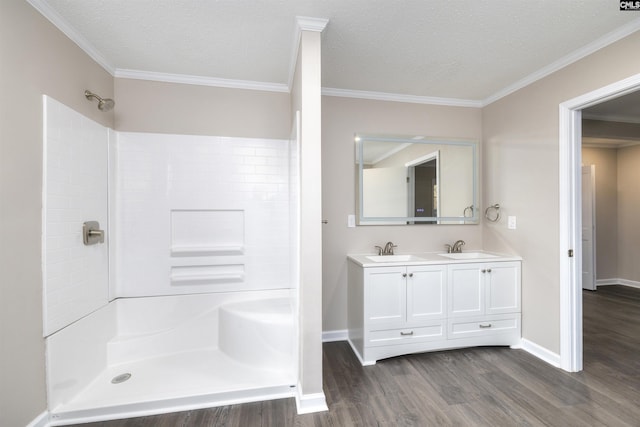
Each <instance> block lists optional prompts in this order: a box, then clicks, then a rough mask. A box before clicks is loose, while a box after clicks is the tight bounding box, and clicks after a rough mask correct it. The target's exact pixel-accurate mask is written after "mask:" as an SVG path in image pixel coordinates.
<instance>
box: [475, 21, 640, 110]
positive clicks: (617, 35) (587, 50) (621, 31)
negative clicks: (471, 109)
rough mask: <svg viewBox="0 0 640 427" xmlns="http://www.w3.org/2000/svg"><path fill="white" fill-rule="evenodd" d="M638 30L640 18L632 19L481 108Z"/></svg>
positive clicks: (483, 102) (530, 75)
mask: <svg viewBox="0 0 640 427" xmlns="http://www.w3.org/2000/svg"><path fill="white" fill-rule="evenodd" d="M638 30H640V18H638V19H634V20H633V21H631V22H629V23H628V24H626V25H623V26H621V27H619V28H617V29H615V30H613V31H611V32H610V33H608V34H605V35H604V36H602V37H600V38H599V39H598V40H596V41H594V42H592V43H589V44H588V45H586V46H583V47H582V48H580V49H578V50H575V51H573V52H572V53H570V54H569V55H567V56H565V57H563V58H560V59H559V60H557V61H555V62H552V63H551V64H549V65H547V66H546V67H543V68H541V69H540V70H538V71H536V72H534V73H532V74H529V75H528V76H527V77H525V78H523V79H521V80H518V81H517V82H515V83H513V84H511V85H509V86H507V87H505V88H503V89H502V90H500V91H498V92H496V93H494V94H493V95H491V96H489V97H488V98H486V99H485V100H483V101H482V106H483V107H484V106H487V105H489V104H491V103H493V102H496V101H497V100H499V99H501V98H504V97H505V96H507V95H510V94H512V93H513V92H516V91H518V90H520V89H522V88H524V87H526V86H529V85H530V84H532V83H534V82H536V81H538V80H540V79H542V78H544V77H547V76H548V75H550V74H552V73H555V72H556V71H558V70H561V69H562V68H564V67H566V66H568V65H571V64H573V63H574V62H577V61H579V60H580V59H582V58H584V57H586V56H588V55H591V54H592V53H594V52H596V51H598V50H600V49H602V48H604V47H606V46H608V45H610V44H612V43H615V42H617V41H618V40H620V39H623V38H625V37H627V36H628V35H631V34H633V33H635V32H636V31H638Z"/></svg>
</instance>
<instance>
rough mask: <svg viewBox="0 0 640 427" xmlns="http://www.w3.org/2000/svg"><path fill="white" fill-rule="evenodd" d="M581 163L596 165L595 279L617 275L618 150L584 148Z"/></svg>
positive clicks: (610, 277)
mask: <svg viewBox="0 0 640 427" xmlns="http://www.w3.org/2000/svg"><path fill="white" fill-rule="evenodd" d="M582 164H583V165H585V166H588V165H595V167H596V279H612V278H616V277H620V276H618V150H617V149H615V148H591V147H584V148H583V149H582Z"/></svg>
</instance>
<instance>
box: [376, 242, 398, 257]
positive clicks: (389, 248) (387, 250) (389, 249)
mask: <svg viewBox="0 0 640 427" xmlns="http://www.w3.org/2000/svg"><path fill="white" fill-rule="evenodd" d="M397 247H398V246H397V245H394V244H393V243H392V242H387V244H386V245H384V248H382V247H380V246H376V247H375V248H376V249H377V250H378V255H393V248H397Z"/></svg>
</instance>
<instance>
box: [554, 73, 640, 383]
mask: <svg viewBox="0 0 640 427" xmlns="http://www.w3.org/2000/svg"><path fill="white" fill-rule="evenodd" d="M638 90H640V74H637V75H635V76H632V77H630V78H627V79H625V80H621V81H619V82H616V83H613V84H611V85H608V86H605V87H602V88H600V89H597V90H595V91H592V92H589V93H586V94H584V95H581V96H579V97H577V98H573V99H571V100H569V101H566V102H563V103H562V104H560V117H559V119H560V125H559V129H560V135H559V146H560V187H559V191H560V210H559V213H560V218H559V219H560V242H559V243H560V367H561V368H562V369H564V370H565V371H569V372H577V371H581V370H582V241H581V236H582V218H581V212H582V206H581V205H582V195H581V180H582V176H581V175H582V171H581V152H580V150H581V147H582V141H581V139H582V127H581V120H582V109H584V108H588V107H591V106H594V105H597V104H600V103H603V102H605V101H608V100H611V99H614V98H618V97H620V96H623V95H626V94H629V93H632V92H635V91H638Z"/></svg>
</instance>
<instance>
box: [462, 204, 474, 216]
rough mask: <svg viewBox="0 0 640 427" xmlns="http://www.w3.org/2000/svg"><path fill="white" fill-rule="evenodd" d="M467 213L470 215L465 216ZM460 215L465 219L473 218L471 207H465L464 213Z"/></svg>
mask: <svg viewBox="0 0 640 427" xmlns="http://www.w3.org/2000/svg"><path fill="white" fill-rule="evenodd" d="M467 211H469V212H470V213H471V215H467ZM462 215H463V216H464V217H465V218H473V205H471V206H467V207H466V208H464V211H463V213H462Z"/></svg>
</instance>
